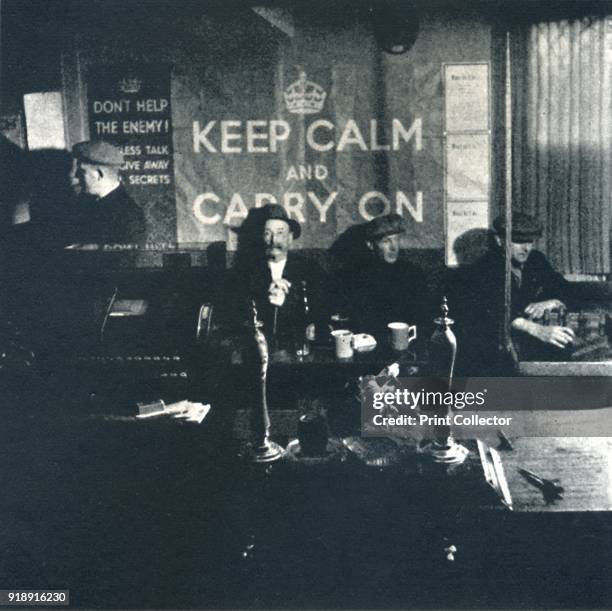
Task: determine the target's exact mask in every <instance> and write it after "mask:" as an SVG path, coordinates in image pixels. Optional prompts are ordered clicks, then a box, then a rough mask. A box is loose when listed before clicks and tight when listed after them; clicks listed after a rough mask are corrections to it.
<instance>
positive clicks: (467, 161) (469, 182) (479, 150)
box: [446, 133, 491, 201]
mask: <svg viewBox="0 0 612 611" xmlns="http://www.w3.org/2000/svg"><path fill="white" fill-rule="evenodd" d="M490 175H491V171H490V168H489V134H488V133H485V134H448V135H447V137H446V197H447V199H448V200H449V201H450V200H452V201H457V200H459V201H466V200H467V201H470V200H479V199H482V200H486V199H488V198H489V182H490Z"/></svg>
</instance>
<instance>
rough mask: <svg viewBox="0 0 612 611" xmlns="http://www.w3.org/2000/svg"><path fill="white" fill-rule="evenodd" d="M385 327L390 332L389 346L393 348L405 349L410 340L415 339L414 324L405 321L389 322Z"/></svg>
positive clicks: (415, 330) (415, 329)
mask: <svg viewBox="0 0 612 611" xmlns="http://www.w3.org/2000/svg"><path fill="white" fill-rule="evenodd" d="M387 327H388V328H389V331H390V332H391V347H392V348H393V350H398V351H401V350H407V349H408V346H409V345H410V342H411V341H412V340H413V339H416V336H417V328H416V325H409V324H408V323H406V322H390V323H389V324H388V325H387Z"/></svg>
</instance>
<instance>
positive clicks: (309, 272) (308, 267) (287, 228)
mask: <svg viewBox="0 0 612 611" xmlns="http://www.w3.org/2000/svg"><path fill="white" fill-rule="evenodd" d="M301 232H302V228H301V226H300V224H299V223H298V222H297V221H296V220H294V219H292V218H289V215H288V214H287V211H286V210H285V208H284V207H283V206H281V205H280V204H266V205H265V206H263V207H262V208H255V209H252V210H251V211H250V213H249V217H247V219H246V220H245V221H244V223H243V224H242V226H241V227H240V228H239V229H238V233H239V248H238V252H237V255H236V257H237V265H236V268H235V270H234V271H235V274H234V275H233V279H234V282H235V283H238V286H237V287H236V288H237V289H238V291H239V293H240V295H239V296H238V301H239V302H240V303H238V304H237V305H238V307H239V309H240V310H241V312H240V318H241V319H244V318H245V317H248V316H249V314H248V308H249V306H250V303H251V301H254V302H255V305H256V307H257V312H258V317H259V319H260V320H261V321H262V322H263V323H264V332H265V333H266V334H267V335H268V336H272V335H275V336H277V337H287V336H295V334H296V333H297V334H302V333H305V327H304V323H305V317H304V286H305V287H306V294H307V300H308V307H309V317H310V319H311V322H315V321H319V322H323V321H324V320H325V314H324V311H325V310H326V309H327V308H326V307H325V298H324V297H323V295H324V293H323V285H324V284H325V278H326V276H325V274H324V272H323V270H322V268H321V267H320V266H319V265H318V263H316V261H314V260H307V259H306V258H304V257H301V256H299V255H298V254H297V253H295V252H293V251H292V245H293V242H294V240H297V239H298V238H299V237H300V235H301ZM303 283H305V285H304V284H303ZM245 306H246V310H243V308H244V307H245Z"/></svg>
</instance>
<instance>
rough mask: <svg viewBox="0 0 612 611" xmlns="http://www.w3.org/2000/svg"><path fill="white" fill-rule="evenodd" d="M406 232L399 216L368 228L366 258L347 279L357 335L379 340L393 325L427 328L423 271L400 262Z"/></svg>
mask: <svg viewBox="0 0 612 611" xmlns="http://www.w3.org/2000/svg"><path fill="white" fill-rule="evenodd" d="M405 231H406V226H405V222H404V219H403V218H402V217H401V216H400V215H399V214H387V215H384V216H379V217H376V218H374V219H373V220H371V221H370V222H369V223H368V224H367V225H365V227H364V234H363V236H364V242H365V247H366V257H365V260H364V264H363V265H362V266H359V267H355V269H353V270H352V272H349V273H347V274H346V277H345V279H344V285H345V289H344V298H345V303H346V310H347V313H348V315H349V318H350V320H351V325H352V328H353V329H354V331H355V332H366V333H370V334H372V335H374V337H375V338H376V339H377V340H381V339H383V338H384V337H385V336H386V334H387V333H388V329H387V325H388V324H389V323H391V322H406V323H410V324H416V325H417V327H419V325H420V327H419V328H418V332H419V333H421V332H424V327H423V324H424V323H426V321H427V319H428V317H429V318H431V317H432V313H431V312H428V311H427V309H428V307H429V303H430V299H429V291H428V288H427V284H426V282H425V276H424V274H423V272H422V271H421V269H420V268H418V267H417V266H415V265H412V264H411V263H409V262H408V261H403V260H400V237H401V235H402V234H403V233H405Z"/></svg>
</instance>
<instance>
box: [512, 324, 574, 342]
mask: <svg viewBox="0 0 612 611" xmlns="http://www.w3.org/2000/svg"><path fill="white" fill-rule="evenodd" d="M511 326H512V328H513V329H518V330H519V331H523V332H524V333H528V334H529V335H531V336H532V337H535V338H537V339H539V340H540V341H541V342H544V343H545V344H550V345H551V346H556V347H557V348H565V347H566V346H567V345H568V344H571V343H572V342H573V341H574V340H575V339H576V336H575V335H574V332H573V331H572V330H571V329H570V328H569V327H560V326H559V325H551V326H546V325H541V324H539V323H537V322H533V321H532V320H527V319H526V318H515V319H514V320H513V321H512V325H511Z"/></svg>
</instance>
